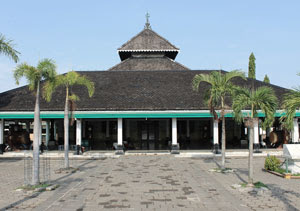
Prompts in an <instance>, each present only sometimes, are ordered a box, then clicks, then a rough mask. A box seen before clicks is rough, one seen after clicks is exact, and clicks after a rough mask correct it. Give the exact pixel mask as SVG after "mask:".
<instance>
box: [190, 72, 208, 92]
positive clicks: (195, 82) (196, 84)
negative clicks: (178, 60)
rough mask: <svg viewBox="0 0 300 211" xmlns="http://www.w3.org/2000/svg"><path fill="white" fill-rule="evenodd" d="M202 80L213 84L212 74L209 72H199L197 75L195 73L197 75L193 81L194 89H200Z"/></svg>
mask: <svg viewBox="0 0 300 211" xmlns="http://www.w3.org/2000/svg"><path fill="white" fill-rule="evenodd" d="M201 82H206V83H208V84H211V82H212V80H211V76H210V75H208V74H197V75H195V77H194V78H193V81H192V86H193V90H194V91H198V90H199V85H200V83H201Z"/></svg>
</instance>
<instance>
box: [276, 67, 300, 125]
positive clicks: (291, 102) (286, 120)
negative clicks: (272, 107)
mask: <svg viewBox="0 0 300 211" xmlns="http://www.w3.org/2000/svg"><path fill="white" fill-rule="evenodd" d="M297 75H298V76H300V73H298V74H297ZM283 108H284V109H285V115H284V116H282V118H281V121H282V122H283V124H284V126H285V127H286V128H287V129H289V130H291V129H292V128H293V118H294V117H295V114H296V110H299V108H300V87H298V88H296V89H294V90H291V91H290V92H288V93H287V94H285V95H284V100H283Z"/></svg>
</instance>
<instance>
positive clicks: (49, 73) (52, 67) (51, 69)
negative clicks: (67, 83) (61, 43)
mask: <svg viewBox="0 0 300 211" xmlns="http://www.w3.org/2000/svg"><path fill="white" fill-rule="evenodd" d="M37 69H38V70H39V71H40V72H41V75H42V77H43V78H44V79H45V80H53V79H54V77H55V76H56V64H55V62H54V61H53V60H52V59H43V60H41V61H40V62H39V63H38V65H37Z"/></svg>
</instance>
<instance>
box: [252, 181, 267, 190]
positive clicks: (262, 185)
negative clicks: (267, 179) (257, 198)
mask: <svg viewBox="0 0 300 211" xmlns="http://www.w3.org/2000/svg"><path fill="white" fill-rule="evenodd" d="M254 187H256V188H262V187H264V188H268V186H267V185H266V184H264V183H262V182H259V181H258V182H255V183H254Z"/></svg>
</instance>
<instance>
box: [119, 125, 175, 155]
mask: <svg viewBox="0 0 300 211" xmlns="http://www.w3.org/2000/svg"><path fill="white" fill-rule="evenodd" d="M170 122H171V121H170V119H126V120H125V129H124V140H125V141H124V146H125V147H126V148H127V149H128V150H167V149H169V145H170V140H171V138H170V130H171V127H170Z"/></svg>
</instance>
